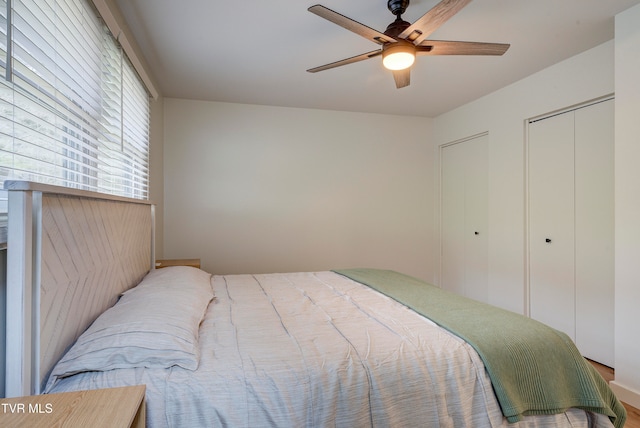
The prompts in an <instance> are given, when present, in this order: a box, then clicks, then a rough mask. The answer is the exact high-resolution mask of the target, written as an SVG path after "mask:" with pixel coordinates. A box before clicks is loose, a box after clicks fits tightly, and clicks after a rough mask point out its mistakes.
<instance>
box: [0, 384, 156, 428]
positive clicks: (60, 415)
mask: <svg viewBox="0 0 640 428" xmlns="http://www.w3.org/2000/svg"><path fill="white" fill-rule="evenodd" d="M145 390H146V387H145V386H144V385H137V386H126V387H122V388H106V389H95V390H91V391H77V392H62V393H57V394H43V395H33V396H29V397H17V398H1V399H0V426H2V427H16V428H22V427H29V428H32V427H34V428H35V427H37V428H49V427H52V426H56V427H62V428H76V427H77V428H84V427H92V428H130V427H133V428H144V427H145V421H146V415H145V401H144V394H145Z"/></svg>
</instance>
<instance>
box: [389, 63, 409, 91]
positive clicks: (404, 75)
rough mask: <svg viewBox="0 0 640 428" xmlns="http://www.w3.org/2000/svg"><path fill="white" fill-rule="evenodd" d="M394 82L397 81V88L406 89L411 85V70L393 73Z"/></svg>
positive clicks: (406, 69)
mask: <svg viewBox="0 0 640 428" xmlns="http://www.w3.org/2000/svg"><path fill="white" fill-rule="evenodd" d="M393 80H395V81H396V88H398V89H400V88H404V87H405V86H409V83H411V68H405V69H404V70H395V71H394V72H393Z"/></svg>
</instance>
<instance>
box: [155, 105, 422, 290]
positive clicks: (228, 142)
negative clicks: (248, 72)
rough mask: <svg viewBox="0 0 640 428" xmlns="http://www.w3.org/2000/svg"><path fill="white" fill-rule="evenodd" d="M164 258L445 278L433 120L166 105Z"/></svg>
mask: <svg viewBox="0 0 640 428" xmlns="http://www.w3.org/2000/svg"><path fill="white" fill-rule="evenodd" d="M164 104H165V105H164V111H165V117H164V121H165V123H164V129H165V134H164V138H165V141H164V180H165V183H164V191H165V196H164V256H165V257H166V258H192V257H193V258H200V259H201V261H202V265H203V268H204V269H206V270H208V271H211V272H214V273H220V274H227V273H261V272H273V271H307V270H323V269H332V268H343V267H358V266H359V267H378V268H389V269H394V270H399V271H403V272H406V273H408V274H411V275H414V276H417V277H421V278H424V279H427V280H432V278H433V266H432V260H433V255H432V254H431V253H430V249H431V246H430V242H432V241H433V236H432V225H433V211H432V207H431V201H432V200H433V194H432V190H433V171H432V170H431V169H430V166H431V165H433V164H434V161H433V158H432V157H433V150H432V148H431V146H430V145H429V140H428V136H429V135H430V133H431V121H430V120H429V119H425V118H416V117H401V116H388V115H374V114H361V113H346V112H335V111H322V110H306V109H293V108H280V107H269V106H256V105H242V104H230V103H217V102H203V101H191V100H180V99H165V101H164Z"/></svg>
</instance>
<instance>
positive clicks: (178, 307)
mask: <svg viewBox="0 0 640 428" xmlns="http://www.w3.org/2000/svg"><path fill="white" fill-rule="evenodd" d="M212 299H213V289H212V288H211V274H209V273H207V272H204V271H202V270H200V269H196V268H193V267H187V266H175V267H167V268H163V269H156V270H152V271H150V272H149V273H148V274H147V275H146V276H145V277H144V279H143V280H142V281H141V282H140V284H139V285H138V286H136V287H135V288H132V289H130V290H128V291H126V292H124V293H123V294H122V297H121V298H120V300H119V301H118V302H117V303H116V304H115V305H114V306H113V307H111V308H109V309H107V310H106V311H105V312H104V313H103V314H102V315H100V316H99V317H98V318H97V319H96V320H95V321H94V323H93V324H92V325H91V326H90V327H89V328H88V329H87V330H86V331H85V332H84V333H83V334H82V335H81V336H80V337H79V338H78V340H77V341H76V343H75V344H74V345H73V346H72V347H71V349H69V351H68V352H67V353H66V354H65V355H64V357H62V359H61V360H60V361H59V362H58V364H57V365H56V366H55V367H54V369H53V371H52V373H51V377H50V379H49V384H52V383H54V382H55V380H56V379H57V378H63V377H67V376H71V375H73V374H76V373H80V372H85V371H106V370H112V369H119V368H134V367H148V368H168V367H171V366H180V367H183V368H185V369H189V370H195V369H196V368H197V367H198V363H199V361H200V350H199V346H198V330H199V326H200V322H201V321H202V318H203V317H204V314H205V311H206V308H207V306H208V305H209V302H210V301H211V300H212Z"/></svg>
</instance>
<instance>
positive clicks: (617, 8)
mask: <svg viewBox="0 0 640 428" xmlns="http://www.w3.org/2000/svg"><path fill="white" fill-rule="evenodd" d="M318 1H319V2H320V3H321V4H322V5H324V6H326V7H328V8H330V9H333V10H335V11H336V12H339V13H341V14H343V15H346V16H348V17H349V18H351V19H354V20H356V21H359V22H361V23H363V24H365V25H367V26H369V27H372V28H375V29H376V30H378V31H381V32H383V31H384V30H385V28H386V26H387V25H388V24H389V23H390V22H391V21H393V19H394V16H393V15H392V14H391V13H390V12H389V10H388V9H387V1H386V0H349V1H340V0H318ZM116 3H117V4H118V6H119V8H120V10H121V11H122V14H123V15H124V17H125V19H126V20H127V23H128V25H129V27H130V28H131V30H132V32H133V33H134V36H135V38H136V40H137V42H138V44H139V45H140V47H141V49H142V50H143V52H144V55H145V57H146V60H147V62H148V63H149V65H150V67H151V72H152V73H153V75H154V76H155V78H156V80H157V82H158V84H159V88H158V89H159V90H160V92H161V93H162V94H163V95H164V96H166V97H174V98H187V99H196V100H210V101H224V102H236V103H247V104H264V105H273V106H286V107H303V108H319V109H329V110H347V111H355V112H371V113H387V114H401V115H414V116H425V117H434V116H437V115H439V114H441V113H444V112H447V111H449V110H451V109H453V108H455V107H458V106H460V105H463V104H465V103H467V102H469V101H472V100H474V99H477V98H479V97H481V96H483V95H485V94H488V93H490V92H492V91H494V90H496V89H498V88H501V87H503V86H506V85H508V84H510V83H513V82H515V81H517V80H520V79H522V78H524V77H526V76H528V75H530V74H532V73H535V72H537V71H539V70H542V69H544V68H546V67H548V66H550V65H552V64H555V63H557V62H559V61H561V60H563V59H565V58H568V57H570V56H573V55H575V54H577V53H580V52H582V51H585V50H587V49H590V48H592V47H594V46H597V45H599V44H601V43H604V42H606V41H608V40H610V39H612V38H613V36H614V16H615V14H617V13H618V12H621V11H623V10H625V9H627V8H629V7H631V6H633V5H636V4H638V3H640V0H535V1H534V0H475V1H473V2H471V3H470V4H469V5H468V6H466V7H465V8H464V9H462V11H461V12H459V13H458V14H457V15H455V16H454V17H453V18H452V19H450V20H449V21H448V22H446V23H445V24H444V25H443V26H442V27H440V28H439V29H438V30H437V31H436V32H435V33H433V34H432V35H431V37H429V38H430V39H435V40H463V41H480V42H497V43H510V44H511V48H510V49H509V50H508V51H507V53H506V54H505V55H504V56H501V57H494V56H487V57H484V56H483V57H479V56H470V57H458V56H455V57H453V56H422V57H418V58H417V60H416V63H415V64H414V66H413V68H412V71H411V85H410V86H409V87H406V88H403V89H396V87H395V84H394V81H393V77H392V75H391V73H390V72H389V71H387V70H385V69H384V68H383V66H382V60H381V58H380V57H377V58H373V59H369V60H366V61H362V62H359V63H355V64H350V65H346V66H343V67H338V68H335V69H331V70H326V71H322V72H319V73H315V74H312V73H307V72H306V70H307V69H308V68H312V67H315V66H318V65H323V64H326V63H329V62H333V61H336V60H340V59H344V58H347V57H351V56H354V55H358V54H361V53H364V52H368V51H372V50H375V49H376V48H378V47H379V46H378V45H376V44H374V43H372V42H370V41H368V40H366V39H365V38H363V37H360V36H358V35H356V34H354V33H351V32H350V31H347V30H345V29H343V28H341V27H339V26H337V25H335V24H332V23H331V22H329V21H326V20H324V19H322V18H320V17H318V16H316V15H314V14H312V13H310V12H308V11H307V8H308V7H309V6H312V5H314V4H316V3H317V1H316V0H307V1H300V0H269V1H266V0H245V1H229V0H226V1H222V0H184V1H176V0H116ZM437 3H438V0H411V4H410V6H409V8H408V9H407V12H406V13H405V14H404V15H403V16H402V17H403V19H404V20H406V21H408V22H411V23H412V22H414V21H415V20H416V19H418V18H419V17H420V16H422V15H423V14H424V13H425V12H426V11H428V10H429V9H430V8H432V7H433V6H435V5H436V4H437Z"/></svg>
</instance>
